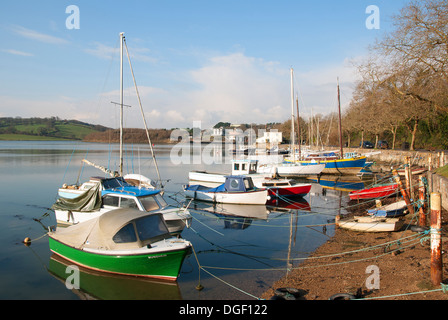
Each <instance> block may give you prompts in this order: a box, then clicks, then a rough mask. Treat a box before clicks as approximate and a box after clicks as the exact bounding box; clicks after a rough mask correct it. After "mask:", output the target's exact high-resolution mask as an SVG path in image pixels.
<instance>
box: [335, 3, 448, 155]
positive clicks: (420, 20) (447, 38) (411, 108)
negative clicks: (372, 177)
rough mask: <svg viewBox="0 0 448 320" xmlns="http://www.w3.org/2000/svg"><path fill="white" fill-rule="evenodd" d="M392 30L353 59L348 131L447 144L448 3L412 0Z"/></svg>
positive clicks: (424, 144)
mask: <svg viewBox="0 0 448 320" xmlns="http://www.w3.org/2000/svg"><path fill="white" fill-rule="evenodd" d="M393 25H394V29H393V31H392V32H390V33H388V34H386V35H385V36H384V37H383V38H381V39H378V40H377V41H376V42H375V44H374V45H372V46H371V47H370V48H369V56H368V57H367V58H366V59H364V60H363V61H361V62H358V63H355V65H356V67H357V70H358V72H359V75H360V78H361V80H360V81H359V82H358V83H357V84H356V88H355V91H354V95H353V98H352V101H351V103H350V106H349V108H348V110H347V111H346V112H345V114H344V118H343V122H344V127H343V128H344V131H345V132H344V136H345V139H346V140H348V141H350V139H351V138H356V137H357V138H358V139H359V136H361V139H363V138H365V137H366V136H370V137H374V138H375V140H378V139H380V138H381V137H382V136H387V137H390V140H391V141H390V142H389V143H390V144H391V147H392V148H396V147H397V142H398V141H399V139H400V138H401V140H403V139H404V140H405V142H407V143H409V147H410V149H411V150H414V149H415V148H441V149H447V148H448V139H447V137H448V2H447V1H446V0H419V1H411V2H410V3H409V4H407V5H406V6H405V7H404V8H402V10H401V12H400V14H399V15H396V16H394V17H393Z"/></svg>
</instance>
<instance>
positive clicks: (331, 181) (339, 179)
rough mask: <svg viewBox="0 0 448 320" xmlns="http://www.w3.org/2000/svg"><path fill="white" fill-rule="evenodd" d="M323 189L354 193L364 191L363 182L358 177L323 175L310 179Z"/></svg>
mask: <svg viewBox="0 0 448 320" xmlns="http://www.w3.org/2000/svg"><path fill="white" fill-rule="evenodd" d="M310 181H312V182H316V183H318V184H320V185H321V186H322V187H323V188H325V189H331V190H337V191H348V192H349V191H354V190H360V189H364V182H363V181H362V180H361V179H360V178H359V177H358V176H348V175H347V176H335V175H323V176H320V177H319V178H317V179H310Z"/></svg>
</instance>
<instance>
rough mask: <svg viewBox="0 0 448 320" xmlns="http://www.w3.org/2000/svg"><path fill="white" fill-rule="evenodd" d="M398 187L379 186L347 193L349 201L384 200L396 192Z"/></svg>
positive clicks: (394, 185)
mask: <svg viewBox="0 0 448 320" xmlns="http://www.w3.org/2000/svg"><path fill="white" fill-rule="evenodd" d="M397 188H398V185H396V184H393V185H388V186H380V187H374V188H367V189H362V190H356V191H352V192H350V193H349V197H350V199H351V200H358V199H376V198H385V197H388V196H390V195H392V194H394V193H395V192H396V191H397Z"/></svg>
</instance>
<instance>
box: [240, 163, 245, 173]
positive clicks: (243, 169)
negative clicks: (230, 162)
mask: <svg viewBox="0 0 448 320" xmlns="http://www.w3.org/2000/svg"><path fill="white" fill-rule="evenodd" d="M241 170H242V171H245V170H246V164H245V163H242V164H241Z"/></svg>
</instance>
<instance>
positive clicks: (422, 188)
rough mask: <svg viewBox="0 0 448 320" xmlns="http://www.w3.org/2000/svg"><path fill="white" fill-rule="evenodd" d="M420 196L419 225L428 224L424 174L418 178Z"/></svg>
mask: <svg viewBox="0 0 448 320" xmlns="http://www.w3.org/2000/svg"><path fill="white" fill-rule="evenodd" d="M418 197H419V200H420V208H419V209H418V225H419V226H421V227H425V226H426V208H427V207H426V189H425V184H424V183H423V176H419V178H418Z"/></svg>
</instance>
